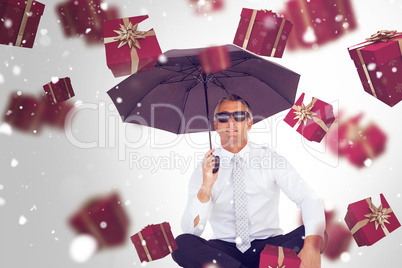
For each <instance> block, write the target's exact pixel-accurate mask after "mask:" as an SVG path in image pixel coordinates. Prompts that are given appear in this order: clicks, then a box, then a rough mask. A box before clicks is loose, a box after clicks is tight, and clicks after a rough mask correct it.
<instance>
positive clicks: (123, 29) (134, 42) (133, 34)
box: [104, 18, 155, 74]
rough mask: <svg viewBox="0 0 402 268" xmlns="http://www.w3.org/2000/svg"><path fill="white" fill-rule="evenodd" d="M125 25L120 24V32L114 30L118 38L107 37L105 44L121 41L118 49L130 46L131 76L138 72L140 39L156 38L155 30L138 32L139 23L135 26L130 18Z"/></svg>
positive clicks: (125, 19) (124, 22)
mask: <svg viewBox="0 0 402 268" xmlns="http://www.w3.org/2000/svg"><path fill="white" fill-rule="evenodd" d="M122 20H123V24H124V25H122V24H120V30H113V31H114V32H115V33H117V34H118V36H113V37H105V38H104V43H105V44H109V43H114V42H118V41H120V44H119V46H118V48H121V47H123V46H124V45H126V44H127V45H128V47H129V50H130V56H131V74H135V73H137V71H138V66H139V56H138V53H137V49H136V47H137V48H138V49H141V47H140V44H139V42H138V39H145V38H146V37H148V36H154V35H155V32H154V30H149V31H145V32H143V31H137V27H138V23H137V24H135V25H133V24H132V23H131V21H129V18H123V19H122Z"/></svg>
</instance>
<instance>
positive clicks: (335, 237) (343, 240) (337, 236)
mask: <svg viewBox="0 0 402 268" xmlns="http://www.w3.org/2000/svg"><path fill="white" fill-rule="evenodd" d="M326 231H327V233H328V243H327V247H326V249H325V251H324V252H323V254H324V256H325V257H327V258H328V259H330V260H336V259H338V258H339V257H340V256H341V254H342V253H343V252H346V251H347V250H348V248H349V246H350V242H351V241H352V235H351V234H350V231H349V229H348V228H346V226H344V225H342V224H339V223H334V224H330V225H327V230H326Z"/></svg>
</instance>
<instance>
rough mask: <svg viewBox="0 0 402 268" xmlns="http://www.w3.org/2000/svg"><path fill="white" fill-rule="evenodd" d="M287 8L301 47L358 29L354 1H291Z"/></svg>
mask: <svg viewBox="0 0 402 268" xmlns="http://www.w3.org/2000/svg"><path fill="white" fill-rule="evenodd" d="M286 7H287V16H288V17H287V18H288V19H290V20H291V21H293V23H294V34H293V38H294V39H296V40H297V43H298V46H299V47H304V48H311V47H313V46H316V45H321V44H324V43H327V42H328V41H331V40H334V39H337V38H339V37H340V36H341V35H342V34H343V33H345V32H347V31H350V30H353V29H355V28H356V21H355V19H354V18H355V16H354V13H353V9H352V5H351V3H350V0H310V1H306V0H290V1H288V2H287V3H286Z"/></svg>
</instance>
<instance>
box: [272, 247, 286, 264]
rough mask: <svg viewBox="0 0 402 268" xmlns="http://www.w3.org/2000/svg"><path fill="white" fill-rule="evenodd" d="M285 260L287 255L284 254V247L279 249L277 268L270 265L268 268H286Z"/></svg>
mask: <svg viewBox="0 0 402 268" xmlns="http://www.w3.org/2000/svg"><path fill="white" fill-rule="evenodd" d="M284 259H285V254H284V253H283V247H278V264H277V265H276V267H272V266H270V265H268V268H286V265H283V266H282V264H283V260H284Z"/></svg>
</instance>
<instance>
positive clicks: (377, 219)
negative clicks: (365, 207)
mask: <svg viewBox="0 0 402 268" xmlns="http://www.w3.org/2000/svg"><path fill="white" fill-rule="evenodd" d="M370 210H371V213H370V214H366V215H364V217H366V218H369V219H370V221H369V222H374V223H375V229H376V230H377V229H378V226H381V227H382V228H385V223H388V224H389V221H388V220H387V219H388V218H389V217H391V215H387V214H389V213H391V211H389V210H388V209H386V208H382V205H380V206H379V207H378V208H377V207H376V206H375V205H374V204H371V206H370Z"/></svg>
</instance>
